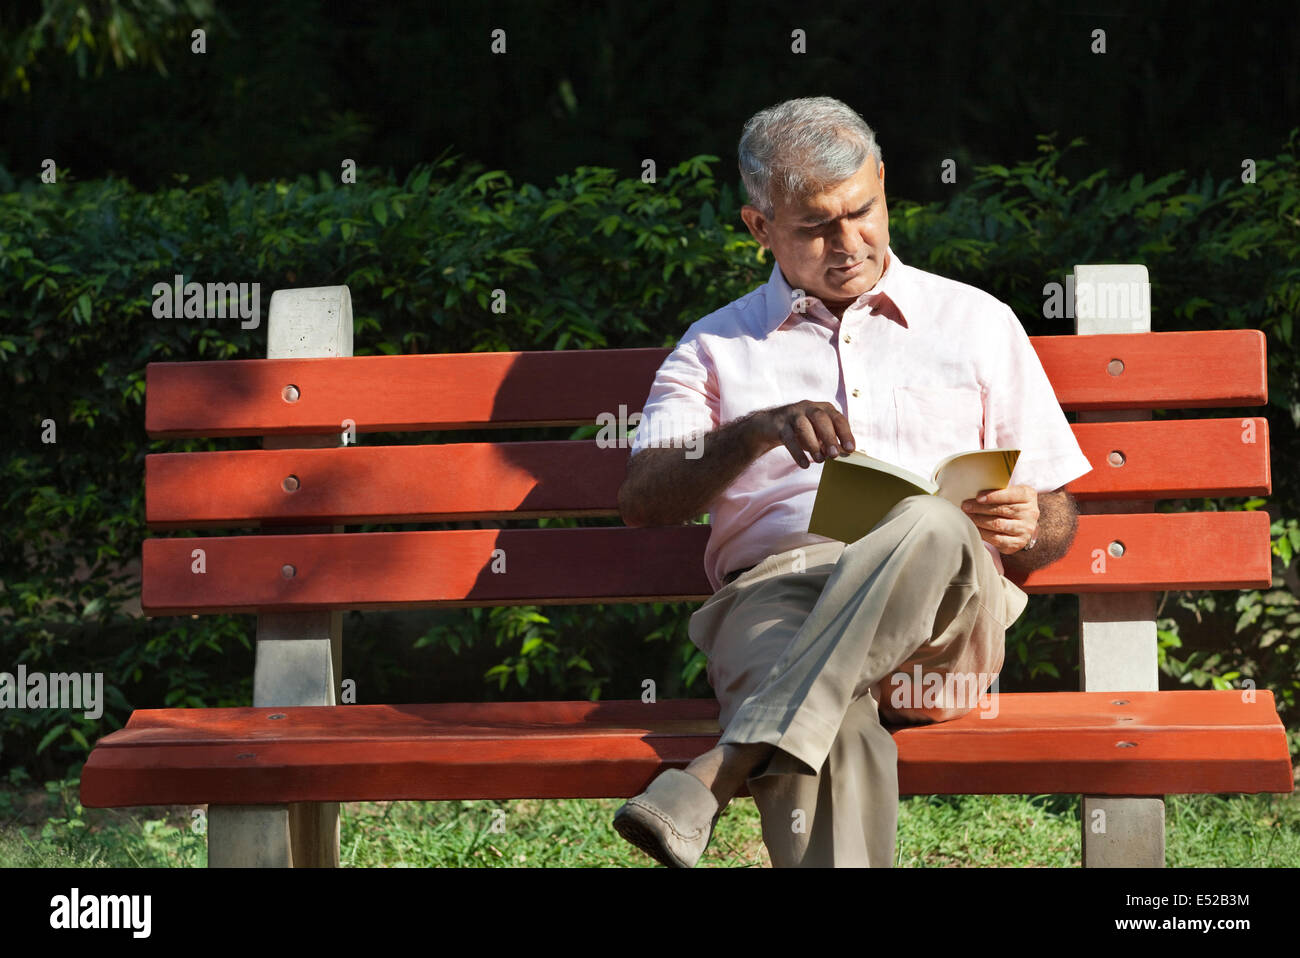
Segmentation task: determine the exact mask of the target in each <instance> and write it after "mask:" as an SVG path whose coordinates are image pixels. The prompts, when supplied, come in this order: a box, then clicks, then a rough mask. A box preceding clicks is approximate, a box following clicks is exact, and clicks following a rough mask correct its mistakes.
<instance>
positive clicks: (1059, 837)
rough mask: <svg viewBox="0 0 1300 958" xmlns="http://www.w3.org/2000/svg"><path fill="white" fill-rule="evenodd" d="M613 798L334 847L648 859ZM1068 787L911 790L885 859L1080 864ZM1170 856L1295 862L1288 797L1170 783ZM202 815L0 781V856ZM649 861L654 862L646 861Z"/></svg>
mask: <svg viewBox="0 0 1300 958" xmlns="http://www.w3.org/2000/svg"><path fill="white" fill-rule="evenodd" d="M621 804H622V799H564V800H546V801H541V800H535V799H520V800H517V801H454V802H355V803H348V804H346V805H344V806H343V811H342V841H341V859H342V863H343V865H345V866H350V867H359V868H378V867H389V868H403V867H407V868H425V867H430V866H437V867H451V868H459V867H470V868H502V867H514V868H542V867H545V868H566V867H567V868H574V867H577V868H582V867H648V866H654V862H653V861H651V859H650V858H648V857H647V856H646V855H644V854H643V853H642V852H640V851H639V850H637V849H636V848H634V847H632V846H631V845H629V844H627V843H626V842H624V841H623V840H622V839H621V838H619V836H618V835H617V833H615V832H614V830H613V828H612V827H611V825H610V822H611V819H612V818H613V815H614V811H615V810H616V809H617V808H618V807H619V805H621ZM1079 806H1080V802H1079V798H1078V796H1068V795H1045V796H1023V795H952V796H915V797H910V798H905V799H903V800H902V801H901V802H900V803H899V826H898V842H897V860H896V862H895V864H896V865H899V866H903V867H915V868H936V867H939V868H941V867H970V866H979V867H1026V866H1029V867H1034V866H1037V867H1066V868H1071V867H1078V866H1079V864H1080V844H1079ZM1165 816H1166V861H1167V864H1168V865H1170V866H1171V867H1227V868H1241V867H1257V866H1282V867H1293V866H1295V865H1297V864H1300V799H1297V797H1296V794H1295V793H1293V794H1291V795H1228V796H1220V795H1173V796H1169V797H1167V798H1166V801H1165ZM203 823H204V822H203V816H202V815H201V814H199V815H196V814H195V809H192V808H189V807H181V806H176V807H162V808H143V809H140V808H137V809H83V808H82V807H81V806H80V804H78V802H77V782H76V780H75V779H72V780H68V781H65V782H50V783H47V785H46V786H45V788H44V789H43V790H33V789H31V788H27V789H21V788H10V789H7V790H4V791H0V867H85V868H93V867H128V868H129V867H191V868H192V867H202V866H203V865H205V864H206V862H207V849H206V842H205V839H204V836H203V834H202V826H203ZM770 864H771V862H770V860H769V859H768V856H767V851H766V849H765V848H764V847H763V841H762V833H761V828H760V822H759V815H758V809H757V807H756V806H755V805H754V802H753V800H752V799H749V798H743V799H736V800H734V801H732V803H731V804H730V805H729V806H728V808H727V810H726V811H725V812H724V813H723V816H722V818H721V819H719V821H718V827H717V830H716V831H715V833H714V837H713V841H712V843H711V844H710V846H709V849H708V851H707V852H706V853H705V855H704V858H703V859H702V860H701V862H700V867H715V868H717V867H721V868H745V867H769V866H770ZM655 867H657V866H655Z"/></svg>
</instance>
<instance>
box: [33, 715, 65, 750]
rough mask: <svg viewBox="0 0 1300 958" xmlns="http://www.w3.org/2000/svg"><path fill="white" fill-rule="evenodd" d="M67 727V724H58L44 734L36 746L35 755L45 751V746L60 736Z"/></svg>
mask: <svg viewBox="0 0 1300 958" xmlns="http://www.w3.org/2000/svg"><path fill="white" fill-rule="evenodd" d="M67 727H68V723H67V722H60V723H59V724H58V725H56V726H54V728H52V729H50V730H49V731H48V732H46V733H45V736H44V738H42V739H41V741H40V744H39V745H37V746H36V754H37V755H40V754H41V752H43V751H45V748H46V746H47V745H49V744H50V743H51V742H53V741H54V740H55V739H56V738H58V737H59V736H60V735H62V734H63V730H64V729H66V728H67Z"/></svg>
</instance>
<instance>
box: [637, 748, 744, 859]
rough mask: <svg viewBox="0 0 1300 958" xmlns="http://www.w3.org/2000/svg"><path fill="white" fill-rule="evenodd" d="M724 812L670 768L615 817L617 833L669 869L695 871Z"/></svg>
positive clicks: (698, 785) (691, 779)
mask: <svg viewBox="0 0 1300 958" xmlns="http://www.w3.org/2000/svg"><path fill="white" fill-rule="evenodd" d="M721 814H722V809H721V808H719V807H718V800H717V799H716V798H714V797H713V792H711V791H710V790H709V788H708V786H706V785H705V784H704V783H703V782H701V781H700V780H699V779H698V778H696V777H695V776H694V775H692V774H691V773H690V772H683V771H682V770H681V769H676V768H670V769H668V770H667V771H666V772H664V773H663V774H661V775H660V776H659V777H658V778H656V779H655V780H654V781H653V782H651V783H650V786H649V787H648V788H647V789H646V790H645V791H644V792H642V793H641V794H640V795H638V796H636V797H635V798H630V799H628V800H627V803H626V804H625V805H624V806H623V807H622V808H620V809H619V810H618V811H617V812H615V813H614V830H615V831H617V832H618V833H619V834H620V835H622V836H623V837H624V838H626V839H627V840H628V841H629V842H631V843H632V844H633V845H635V846H636V847H637V848H640V849H641V850H642V851H644V852H645V853H646V854H647V855H649V856H650V857H651V858H653V859H654V860H655V861H657V862H659V864H661V865H666V866H667V867H669V868H694V867H695V863H696V862H698V861H699V860H700V856H701V855H703V854H704V850H705V849H706V848H708V847H709V840H710V839H711V838H712V837H713V827H714V826H715V825H716V824H717V823H718V816H719V815H721Z"/></svg>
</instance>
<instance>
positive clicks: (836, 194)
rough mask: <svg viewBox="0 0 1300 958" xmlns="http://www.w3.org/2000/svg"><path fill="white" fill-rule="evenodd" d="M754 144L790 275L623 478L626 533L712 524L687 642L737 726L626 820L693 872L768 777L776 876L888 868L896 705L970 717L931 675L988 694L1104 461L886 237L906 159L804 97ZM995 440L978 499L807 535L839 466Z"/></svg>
mask: <svg viewBox="0 0 1300 958" xmlns="http://www.w3.org/2000/svg"><path fill="white" fill-rule="evenodd" d="M739 154H740V169H741V176H742V179H743V180H744V183H745V187H746V190H747V192H748V194H749V199H750V204H749V205H746V206H745V207H743V209H742V210H741V216H742V217H743V218H744V221H745V225H746V226H747V227H748V228H749V230H750V232H751V233H752V234H753V236H754V237H755V239H757V240H758V242H759V243H760V244H762V246H763V247H764V248H765V249H770V250H771V251H772V253H773V257H774V259H775V260H776V265H775V266H774V267H773V269H772V274H771V278H770V279H769V280H768V282H767V283H766V284H765V285H764V286H762V287H760V288H758V289H756V290H754V291H753V292H751V293H749V294H748V295H746V296H743V297H741V298H740V299H738V300H735V301H734V302H732V303H730V304H728V305H727V306H725V307H723V308H722V309H720V310H717V311H716V312H713V313H710V314H709V315H708V316H705V317H704V318H703V319H701V320H699V321H697V322H696V323H694V324H693V325H692V326H691V327H690V328H689V329H688V330H687V332H686V334H685V336H683V337H682V339H681V341H680V342H679V344H678V346H677V348H676V349H675V350H674V351H673V352H672V353H671V354H670V355H669V356H668V357H667V359H665V361H664V363H663V365H662V366H661V367H660V369H659V371H658V373H657V375H656V377H655V381H654V385H653V387H652V388H651V391H650V396H649V399H648V400H647V403H646V406H645V411H644V417H643V419H642V423H641V426H640V427H639V428H638V430H637V434H636V436H635V438H634V440H633V445H632V450H631V458H630V459H629V463H628V472H627V478H626V480H625V481H624V483H623V485H622V487H621V488H620V489H619V509H620V512H621V513H622V515H623V518H624V521H625V522H626V523H627V524H628V525H632V526H643V525H670V524H677V523H681V522H685V521H687V520H689V519H691V518H692V517H694V516H697V515H701V514H703V513H704V512H706V511H707V512H708V513H709V515H710V521H711V524H712V531H711V534H710V538H709V543H708V546H707V549H706V551H705V557H704V561H705V566H706V570H707V573H708V576H709V580H710V582H711V584H712V585H713V587H714V589H715V590H716V591H715V593H714V594H713V596H712V597H710V599H709V600H708V601H706V602H705V603H704V604H703V605H702V606H701V607H700V608H699V609H698V610H697V611H696V613H695V614H694V615H693V616H692V617H691V624H690V636H691V640H692V642H694V643H695V644H696V645H697V646H698V647H699V648H700V649H701V650H702V651H704V652H705V654H706V655H707V656H708V660H709V667H708V676H709V682H710V684H711V685H712V687H713V689H714V691H715V693H716V694H717V696H718V700H719V703H720V705H721V710H720V715H719V724H720V725H721V726H722V728H723V735H722V737H721V738H720V740H719V742H718V745H717V746H716V747H715V748H713V749H711V750H710V751H708V752H706V753H705V754H703V755H701V756H700V757H699V758H698V759H696V760H695V761H693V762H691V763H690V765H689V766H687V768H686V769H685V770H684V771H682V770H679V769H671V770H669V771H667V772H664V773H663V774H662V775H660V776H658V777H657V778H656V779H655V780H654V781H653V782H652V783H651V784H650V786H649V788H647V790H646V791H645V792H644V793H642V794H641V795H639V796H637V797H636V798H633V799H631V800H630V801H629V802H628V803H627V804H626V805H624V806H623V807H622V808H620V809H619V811H618V813H617V814H616V815H615V823H614V824H615V827H616V828H617V829H618V831H619V833H620V834H622V835H623V836H624V837H625V838H627V839H628V840H629V841H632V842H633V843H634V844H636V845H638V846H639V847H641V848H643V849H644V850H646V851H647V852H648V853H649V854H651V855H652V856H653V857H655V858H656V859H657V860H658V861H660V862H661V863H663V864H666V865H671V866H677V867H692V866H693V865H694V864H695V863H696V861H698V859H699V857H700V855H701V854H703V852H704V849H705V847H706V846H707V844H708V841H709V838H710V837H711V835H712V831H713V826H714V824H715V823H716V821H717V816H718V815H719V814H720V813H721V810H722V808H724V807H725V806H726V804H727V802H728V801H729V800H730V799H731V797H732V796H733V795H734V794H735V793H736V792H737V791H739V789H740V786H741V785H742V784H746V783H747V784H748V787H749V790H750V793H751V794H752V795H753V796H754V800H755V802H756V803H757V805H758V807H759V810H760V813H761V816H762V822H763V838H764V843H765V844H766V845H767V847H768V850H769V852H770V854H771V857H772V862H773V864H774V865H775V866H777V867H783V866H825V865H835V866H846V865H850V866H865V865H871V866H889V865H891V864H892V863H893V857H894V841H895V836H896V831H897V806H898V786H897V751H896V749H895V747H894V743H893V739H892V737H891V736H890V734H889V733H888V731H887V730H885V729H884V728H883V726H882V724H881V718H882V716H883V717H884V718H887V719H892V720H893V721H896V722H897V721H935V720H939V721H942V720H945V719H949V718H953V717H956V716H958V715H961V714H964V713H965V712H968V711H970V709H971V707H972V705H973V703H972V702H959V701H955V700H953V699H952V697H951V696H948V697H947V698H944V699H943V700H942V701H941V702H936V701H924V700H922V699H920V698H919V697H918V695H917V694H915V693H917V692H918V689H917V688H915V683H914V682H913V679H914V678H915V676H916V675H917V674H937V675H942V676H943V677H945V678H951V677H953V676H957V677H961V676H972V677H978V681H979V688H980V693H981V694H982V693H984V692H985V691H986V690H987V688H988V686H989V684H991V682H992V679H993V677H996V675H997V673H998V671H999V670H1000V669H1001V667H1002V662H1003V653H1004V643H1005V634H1006V629H1007V627H1008V626H1010V625H1011V624H1012V623H1013V622H1014V621H1015V620H1016V619H1017V618H1018V617H1019V615H1020V614H1021V612H1023V611H1024V607H1025V605H1026V603H1027V601H1028V598H1027V596H1026V595H1025V593H1024V592H1023V591H1021V590H1020V589H1019V588H1017V587H1016V585H1015V584H1014V583H1012V582H1011V581H1010V580H1008V579H1007V578H1006V577H1005V575H1004V572H1005V571H1006V570H1008V569H1010V570H1018V571H1022V572H1023V571H1028V570H1030V569H1036V568H1040V567H1042V566H1045V565H1047V564H1048V563H1050V562H1053V561H1054V560H1056V559H1057V558H1059V557H1060V556H1062V555H1063V554H1064V553H1065V552H1066V550H1067V549H1068V548H1069V545H1070V542H1071V541H1072V539H1073V536H1074V531H1075V527H1076V521H1075V519H1076V512H1075V508H1074V504H1073V501H1072V499H1071V497H1070V496H1069V494H1068V493H1066V492H1065V491H1064V488H1063V487H1064V486H1065V485H1066V484H1067V483H1068V482H1070V481H1072V480H1074V479H1077V478H1078V477H1079V476H1081V475H1084V474H1085V473H1087V472H1089V471H1090V470H1091V466H1090V464H1089V463H1088V460H1087V459H1086V457H1084V455H1083V453H1082V451H1081V450H1080V449H1079V446H1078V444H1077V442H1076V441H1075V439H1074V434H1073V432H1072V431H1071V429H1070V426H1069V423H1068V422H1067V421H1066V419H1065V416H1064V414H1063V413H1062V412H1061V409H1060V406H1059V404H1058V403H1057V402H1056V397H1055V394H1054V392H1053V390H1052V387H1051V384H1050V383H1049V382H1048V380H1047V377H1046V375H1045V374H1044V372H1043V369H1042V365H1041V364H1040V363H1039V361H1038V358H1037V355H1036V354H1035V353H1034V351H1033V348H1032V347H1031V346H1030V344H1029V339H1028V337H1027V336H1026V334H1025V331H1024V329H1023V328H1022V327H1021V325H1020V323H1019V321H1018V320H1017V319H1016V318H1015V315H1014V314H1013V313H1012V311H1011V310H1010V309H1009V308H1008V307H1007V306H1006V305H1005V304H1003V303H1001V302H999V301H998V300H997V299H995V298H993V297H992V296H989V295H988V294H987V293H984V292H981V291H980V290H977V289H975V288H973V287H971V286H967V285H965V284H961V283H957V282H954V281H952V280H948V279H944V278H942V277H939V276H936V275H934V274H931V273H926V272H923V271H921V270H918V269H915V268H913V267H909V266H907V265H905V264H904V263H903V262H902V261H901V260H900V259H899V258H898V255H897V254H896V253H895V252H894V251H893V250H892V249H891V248H890V246H889V211H888V208H887V206H886V203H885V192H884V185H885V167H884V162H883V158H882V156H881V152H880V148H879V146H878V145H877V143H876V140H875V136H874V133H873V132H872V130H871V129H870V127H868V126H867V125H866V123H865V122H863V120H862V118H861V117H859V116H858V114H857V113H855V112H854V111H853V110H852V109H850V108H849V107H848V106H846V105H845V104H843V103H841V102H839V101H838V100H834V99H832V98H829V97H812V98H806V99H798V100H791V101H787V102H786V103H782V104H779V105H777V106H775V107H772V108H770V109H768V110H764V111H761V112H760V113H758V114H756V115H755V116H754V117H753V118H751V119H750V121H749V122H748V123H747V124H746V125H745V130H744V133H743V135H742V138H741V142H740V150H739ZM643 434H644V435H645V436H647V437H654V439H653V444H654V447H652V439H649V438H643ZM700 434H703V435H702V436H701V435H700ZM686 435H689V436H691V437H692V439H698V440H700V441H699V442H698V444H697V443H696V442H693V441H692V442H687V443H683V442H681V441H680V440H681V437H683V436H686ZM663 437H675V438H676V439H677V440H678V441H676V442H675V443H674V442H665V441H659V440H660V439H661V438H663ZM993 447H1002V448H1008V447H1009V448H1017V449H1021V450H1022V452H1021V455H1020V458H1019V460H1018V461H1017V462H1016V466H1015V470H1014V472H1013V474H1012V476H1011V482H1010V484H1009V485H1008V487H1007V488H1006V489H1004V490H996V491H986V493H985V494H984V495H982V496H980V497H977V498H976V499H971V500H967V501H966V502H964V503H963V504H962V507H961V508H960V509H959V508H958V507H957V506H955V505H953V504H952V503H949V502H947V501H946V500H943V499H940V498H939V497H937V496H912V497H909V498H907V499H904V500H903V501H902V502H900V503H899V504H898V505H897V506H896V507H895V508H894V509H893V510H892V511H891V512H890V513H889V514H887V515H886V516H885V518H884V519H882V520H881V521H880V522H879V523H877V525H876V526H875V527H874V528H873V529H872V530H871V532H869V533H868V534H867V535H866V536H864V537H863V538H861V539H859V540H858V541H857V542H854V543H849V544H847V545H846V544H845V543H841V542H837V541H834V540H830V539H827V538H825V537H822V536H816V535H812V534H810V533H809V532H808V531H807V529H808V519H809V516H810V514H811V510H812V502H813V498H814V496H815V493H816V488H817V482H818V479H819V476H820V472H821V464H822V463H823V462H824V461H825V460H826V459H827V458H832V457H835V456H838V455H841V454H842V453H844V452H849V451H852V450H854V449H861V450H862V451H863V452H865V453H867V454H868V455H872V456H875V457H876V458H879V459H884V460H886V461H889V462H892V463H896V464H898V465H901V466H903V467H905V468H907V469H910V470H912V471H914V472H917V473H920V474H922V475H929V474H930V473H931V472H932V470H933V469H934V467H935V466H936V465H937V463H938V461H939V460H940V459H942V458H943V457H944V456H947V455H949V454H951V453H955V452H962V451H967V450H971V449H979V448H993ZM686 449H690V450H693V451H692V452H691V454H689V455H687V454H686V453H685V452H684V450H686ZM952 687H953V685H952V683H951V682H950V683H949V685H948V688H950V689H951V688H952ZM900 693H901V694H900Z"/></svg>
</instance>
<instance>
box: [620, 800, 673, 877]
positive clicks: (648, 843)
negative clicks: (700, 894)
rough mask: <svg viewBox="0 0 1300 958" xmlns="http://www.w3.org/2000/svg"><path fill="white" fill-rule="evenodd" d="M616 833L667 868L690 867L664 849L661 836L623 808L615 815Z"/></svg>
mask: <svg viewBox="0 0 1300 958" xmlns="http://www.w3.org/2000/svg"><path fill="white" fill-rule="evenodd" d="M614 831H616V832H618V833H619V834H620V835H622V836H623V838H625V839H626V840H627V841H629V842H631V843H632V844H633V845H635V846H636V847H637V848H639V849H641V851H643V852H645V853H646V854H647V855H649V856H650V857H651V858H653V859H654V860H655V861H657V862H658V863H659V864H660V865H663V866H664V867H665V868H686V867H688V866H687V865H685V864H683V863H682V862H681V861H679V860H678V859H677V858H676V856H674V855H673V854H672V853H671V852H670V851H669V850H668V849H667V848H665V847H664V844H663V842H662V841H660V839H659V836H658V835H657V834H655V832H654V831H652V830H651V829H649V828H647V827H646V826H645V825H643V824H642V823H641V822H639V821H637V819H636V817H635V815H634V814H633V813H632V812H630V811H625V810H624V809H621V808H620V809H619V810H618V813H617V814H615V815H614Z"/></svg>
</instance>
